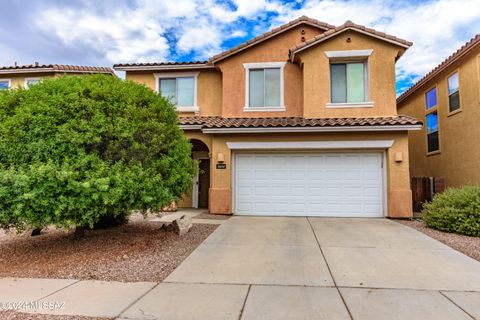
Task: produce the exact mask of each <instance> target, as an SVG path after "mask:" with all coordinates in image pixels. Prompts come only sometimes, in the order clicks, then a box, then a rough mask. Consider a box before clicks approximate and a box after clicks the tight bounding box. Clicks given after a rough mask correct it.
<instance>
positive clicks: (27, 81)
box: [0, 63, 114, 90]
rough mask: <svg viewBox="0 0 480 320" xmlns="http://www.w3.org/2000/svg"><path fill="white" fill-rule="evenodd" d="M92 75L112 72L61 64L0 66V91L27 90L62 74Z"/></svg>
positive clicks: (110, 72) (110, 71)
mask: <svg viewBox="0 0 480 320" xmlns="http://www.w3.org/2000/svg"><path fill="white" fill-rule="evenodd" d="M92 73H104V74H112V75H113V74H114V72H113V70H112V69H111V68H108V67H91V66H73V65H63V64H49V65H42V64H38V63H35V64H32V65H17V64H14V65H12V66H0V90H6V89H10V88H18V87H22V88H28V86H29V85H32V84H34V83H36V82H38V81H40V80H41V79H43V78H46V77H56V76H60V75H64V74H69V75H81V74H92Z"/></svg>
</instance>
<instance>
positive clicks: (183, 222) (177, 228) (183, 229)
mask: <svg viewBox="0 0 480 320" xmlns="http://www.w3.org/2000/svg"><path fill="white" fill-rule="evenodd" d="M172 226H173V231H174V232H175V233H176V234H178V235H180V236H183V235H184V234H186V233H187V232H189V231H190V229H191V228H192V217H190V216H188V215H184V216H182V217H181V218H179V219H177V220H175V221H173V222H172Z"/></svg>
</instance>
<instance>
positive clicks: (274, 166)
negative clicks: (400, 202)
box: [234, 153, 383, 217]
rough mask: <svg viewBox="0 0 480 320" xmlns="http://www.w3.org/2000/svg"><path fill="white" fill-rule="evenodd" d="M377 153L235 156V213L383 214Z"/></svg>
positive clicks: (364, 215)
mask: <svg viewBox="0 0 480 320" xmlns="http://www.w3.org/2000/svg"><path fill="white" fill-rule="evenodd" d="M382 180H383V179H382V154H381V153H302V154H300V153H289V154H261V153H257V154H243V153H239V154H237V155H236V157H235V178H234V201H235V208H234V211H235V213H236V214H240V215H287V216H299V215H307V216H333V217H381V216H383V182H382Z"/></svg>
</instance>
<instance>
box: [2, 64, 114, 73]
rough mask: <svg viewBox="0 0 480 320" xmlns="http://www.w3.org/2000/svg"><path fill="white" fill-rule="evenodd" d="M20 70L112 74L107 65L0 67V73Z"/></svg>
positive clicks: (20, 71) (18, 71) (19, 71)
mask: <svg viewBox="0 0 480 320" xmlns="http://www.w3.org/2000/svg"><path fill="white" fill-rule="evenodd" d="M22 72H25V73H26V72H69V73H70V72H73V73H109V74H114V72H113V70H112V69H111V68H109V67H92V66H74V65H66V64H38V63H36V64H29V65H14V66H3V67H0V73H22Z"/></svg>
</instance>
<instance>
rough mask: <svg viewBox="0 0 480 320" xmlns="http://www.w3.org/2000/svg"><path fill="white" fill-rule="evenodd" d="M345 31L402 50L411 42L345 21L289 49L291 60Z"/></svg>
mask: <svg viewBox="0 0 480 320" xmlns="http://www.w3.org/2000/svg"><path fill="white" fill-rule="evenodd" d="M347 30H355V31H359V32H361V33H365V34H367V35H370V36H374V37H376V38H379V39H381V40H384V41H388V42H391V43H394V44H397V45H399V46H402V47H404V48H408V47H410V46H411V45H412V42H410V41H407V40H403V39H400V38H397V37H395V36H392V35H389V34H386V33H384V32H380V31H376V30H374V29H371V28H367V27H365V26H362V25H359V24H355V23H353V22H352V21H347V22H345V23H344V24H342V25H341V26H338V27H336V28H333V29H330V30H327V31H325V32H324V33H321V34H318V35H316V36H315V37H313V38H311V39H308V40H307V41H305V42H302V43H299V44H297V45H296V46H294V47H292V48H290V57H291V59H292V60H293V57H294V55H295V53H297V52H299V51H302V50H304V49H306V48H308V47H310V46H313V45H315V44H317V43H319V42H322V41H324V40H326V39H329V38H331V37H333V36H335V35H337V34H339V33H341V32H344V31H347Z"/></svg>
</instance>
